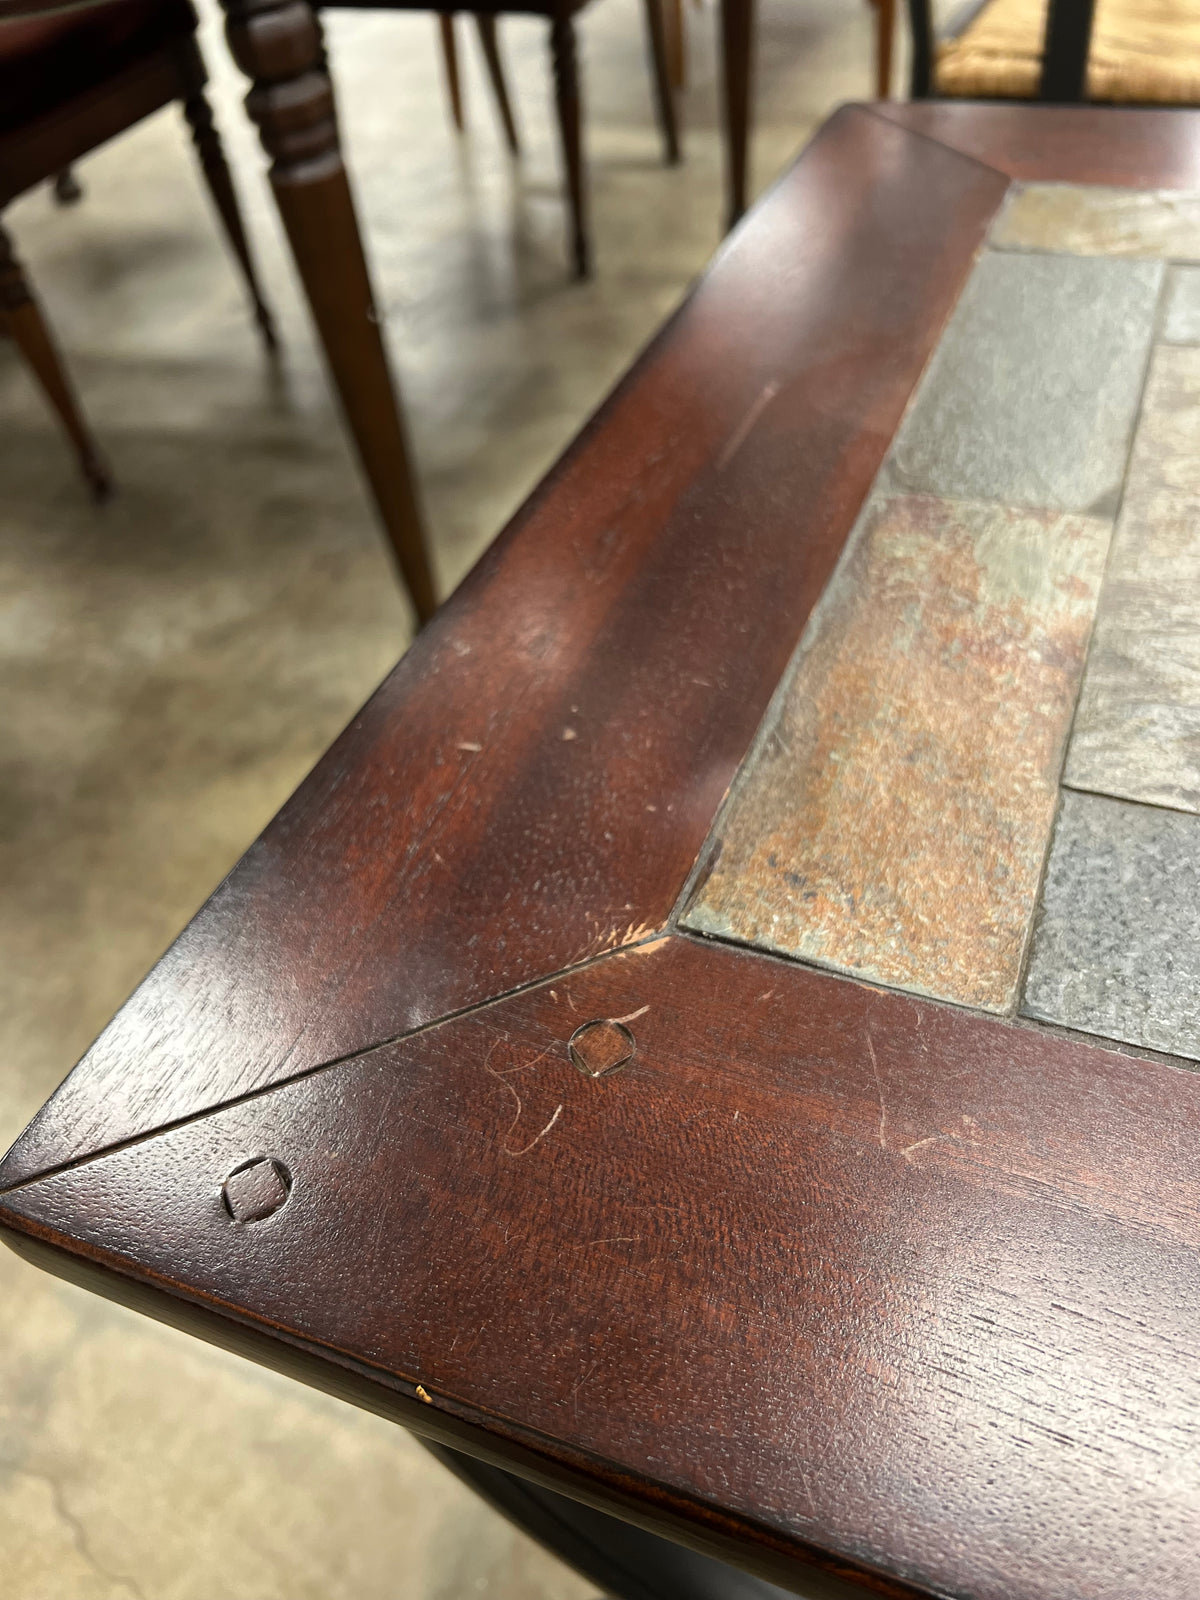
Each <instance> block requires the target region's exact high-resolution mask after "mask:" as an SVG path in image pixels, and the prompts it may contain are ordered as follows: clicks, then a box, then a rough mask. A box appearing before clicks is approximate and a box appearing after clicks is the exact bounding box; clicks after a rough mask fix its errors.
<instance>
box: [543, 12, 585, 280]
mask: <svg viewBox="0 0 1200 1600" xmlns="http://www.w3.org/2000/svg"><path fill="white" fill-rule="evenodd" d="M550 55H551V59H552V61H553V64H554V100H555V104H556V106H557V108H558V131H559V134H560V136H561V138H562V148H563V164H564V166H565V167H566V172H567V198H568V201H569V209H570V213H571V255H572V259H573V260H574V263H575V276H576V277H577V278H586V277H588V276H589V274H590V273H591V270H592V267H591V251H590V248H589V245H588V237H587V220H586V215H585V211H586V203H587V202H586V196H585V194H584V186H583V135H582V112H581V110H580V104H579V68H578V65H577V63H576V57H575V24H574V23H573V22H572V20H571V18H570V17H569V16H564V15H562V14H559V15H557V16H554V17H552V18H551V19H550Z"/></svg>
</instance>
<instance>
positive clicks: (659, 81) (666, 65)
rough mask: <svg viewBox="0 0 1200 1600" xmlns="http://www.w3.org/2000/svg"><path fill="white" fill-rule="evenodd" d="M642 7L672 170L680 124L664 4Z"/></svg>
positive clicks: (658, 0) (649, 0) (648, 2)
mask: <svg viewBox="0 0 1200 1600" xmlns="http://www.w3.org/2000/svg"><path fill="white" fill-rule="evenodd" d="M644 6H645V12H646V30H647V32H648V33H649V35H650V65H651V68H652V70H653V72H654V105H655V109H656V111H657V112H658V125H659V127H660V128H661V129H662V136H663V145H664V147H665V149H666V159H667V165H668V166H670V167H673V166H675V165H676V163H677V162H678V160H679V123H678V121H677V119H676V115H675V89H674V84H673V81H672V76H671V59H670V52H669V50H668V47H667V30H666V27H665V24H664V21H663V0H644Z"/></svg>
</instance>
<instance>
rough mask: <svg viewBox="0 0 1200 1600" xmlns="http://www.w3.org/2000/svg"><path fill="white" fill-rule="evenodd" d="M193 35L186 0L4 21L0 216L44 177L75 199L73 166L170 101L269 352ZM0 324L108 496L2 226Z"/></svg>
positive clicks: (126, 0)
mask: <svg viewBox="0 0 1200 1600" xmlns="http://www.w3.org/2000/svg"><path fill="white" fill-rule="evenodd" d="M195 29H196V14H195V12H194V11H193V10H192V8H191V5H190V4H189V3H188V0H114V3H112V4H110V5H105V6H100V7H96V8H94V9H91V10H88V11H83V12H76V13H71V12H66V13H54V14H51V15H48V16H42V17H35V18H31V19H28V20H22V21H18V22H0V214H2V212H3V208H4V207H5V206H7V205H8V204H9V202H10V201H12V200H14V199H15V198H16V197H17V196H18V195H19V194H23V193H24V192H25V191H26V190H27V189H31V188H33V187H34V186H35V185H37V184H40V183H44V182H46V181H47V180H51V181H53V182H54V184H55V191H56V193H57V194H58V196H59V197H60V199H63V200H71V199H73V198H75V196H76V194H77V189H76V187H75V186H74V180H73V178H72V176H71V171H70V169H71V166H72V163H73V162H75V161H78V160H79V159H80V158H81V157H82V156H84V155H86V154H87V153H88V152H89V151H90V150H94V149H95V148H96V147H97V146H98V145H101V144H104V143H105V142H106V141H107V140H109V139H111V138H113V137H114V136H115V135H117V134H119V133H124V132H125V130H126V129H127V128H131V127H132V126H133V125H134V123H136V122H140V121H141V120H142V118H143V117H146V116H149V115H150V113H151V112H153V111H158V110H159V109H160V108H161V107H163V106H165V105H169V104H170V103H171V102H172V101H175V100H178V101H180V102H181V103H182V106H183V113H184V116H185V117H186V118H187V121H188V124H189V126H190V128H191V132H192V138H193V141H194V143H195V146H196V150H197V153H198V155H199V158H200V166H201V170H202V171H203V173H204V177H205V180H206V182H207V184H208V188H209V192H210V193H211V195H212V198H213V202H214V204H215V206H216V209H217V214H218V216H219V217H220V219H221V222H222V224H223V225H224V228H225V232H226V234H227V236H228V238H229V243H230V245H231V246H232V249H233V253H234V255H235V256H236V257H237V260H238V263H239V264H240V266H241V269H242V272H243V274H244V275H245V279H246V284H247V287H248V288H249V291H250V298H251V301H252V303H253V307H254V315H255V318H256V320H257V322H258V326H259V329H260V331H261V334H262V337H263V340H264V342H265V343H266V345H267V347H268V349H271V350H273V349H274V348H275V347H276V337H275V329H274V326H273V323H272V320H271V313H270V312H269V310H268V309H267V306H266V304H265V302H264V300H263V297H262V292H261V290H260V288H259V283H258V278H257V274H256V273H255V269H254V263H253V260H252V259H251V255H250V250H249V246H248V244H247V241H246V233H245V229H244V227H243V225H242V219H241V213H240V211H239V209H238V203H237V196H236V194H235V192H234V187H233V181H232V178H231V176H230V172H229V168H228V166H227V164H226V161H225V156H224V153H223V151H222V149H221V143H220V139H219V137H218V135H217V130H216V128H215V126H214V124H213V117H212V111H211V109H210V107H209V104H208V101H207V99H206V97H205V95H204V85H205V82H206V80H207V74H206V72H205V68H204V63H203V60H202V58H201V56H200V52H199V48H198V46H197V44H196V39H195ZM0 327H2V328H3V331H5V332H7V333H8V334H9V335H10V336H11V338H12V339H13V340H14V341H15V343H16V345H17V347H18V349H19V350H20V352H21V354H22V355H23V357H24V358H25V360H26V362H27V363H28V365H29V368H30V370H31V371H32V373H33V375H34V377H35V378H36V379H37V381H38V382H39V383H40V384H41V386H42V388H43V389H44V390H45V392H46V395H47V398H48V399H49V400H50V403H51V404H52V405H53V407H54V409H55V410H56V411H57V412H58V415H59V417H60V418H61V419H62V423H63V426H64V428H65V429H66V432H67V434H68V435H69V437H70V439H71V442H72V444H73V445H74V447H75V450H76V453H77V455H78V458H79V464H80V466H81V468H82V470H83V473H84V476H85V477H86V479H87V481H88V482H89V484H90V485H91V487H92V490H93V492H94V493H95V494H96V495H97V496H100V497H102V496H104V495H105V494H107V493H108V491H109V488H110V478H109V474H108V469H107V467H106V465H105V463H104V460H103V458H102V456H101V454H100V451H99V449H98V448H97V446H96V443H95V440H94V439H93V437H92V434H91V431H90V429H89V428H88V425H87V422H86V421H85V419H84V416H83V412H82V410H81V409H80V406H79V402H78V399H77V398H76V395H75V392H74V389H73V387H72V384H71V381H70V379H69V377H68V376H67V372H66V369H65V368H64V366H63V363H62V360H61V358H60V356H59V353H58V350H57V348H56V347H55V344H54V340H53V339H52V337H51V334H50V330H49V328H48V326H47V324H46V320H45V317H44V316H43V313H42V310H41V307H40V306H39V304H38V301H37V299H36V298H35V296H34V293H33V290H32V288H31V287H30V284H29V279H28V277H27V275H26V273H25V271H24V269H23V268H22V266H21V264H20V262H19V261H18V259H17V257H16V254H15V253H14V250H13V245H12V240H11V238H10V236H9V234H8V232H7V230H6V229H5V228H4V226H3V224H2V222H0Z"/></svg>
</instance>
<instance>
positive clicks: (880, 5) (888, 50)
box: [871, 0, 896, 100]
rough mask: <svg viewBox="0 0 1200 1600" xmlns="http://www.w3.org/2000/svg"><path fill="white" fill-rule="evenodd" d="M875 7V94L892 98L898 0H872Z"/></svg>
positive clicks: (882, 98)
mask: <svg viewBox="0 0 1200 1600" xmlns="http://www.w3.org/2000/svg"><path fill="white" fill-rule="evenodd" d="M871 4H872V5H873V6H874V7H875V96H876V99H878V100H887V99H890V97H891V93H892V52H893V47H894V41H895V36H896V0H871Z"/></svg>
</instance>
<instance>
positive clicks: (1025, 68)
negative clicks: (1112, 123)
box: [934, 0, 1200, 105]
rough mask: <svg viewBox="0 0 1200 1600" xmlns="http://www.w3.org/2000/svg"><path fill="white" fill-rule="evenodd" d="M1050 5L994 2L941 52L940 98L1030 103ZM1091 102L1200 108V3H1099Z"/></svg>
mask: <svg viewBox="0 0 1200 1600" xmlns="http://www.w3.org/2000/svg"><path fill="white" fill-rule="evenodd" d="M1046 11H1047V0H989V4H987V5H986V6H984V8H983V10H982V11H981V12H980V13H979V14H978V16H976V17H975V18H974V19H973V20H972V21H971V23H970V24H969V25H968V26H967V27H966V28H965V29H964V30H963V32H962V33H961V34H959V35H958V37H957V38H954V39H947V40H945V41H944V42H943V43H941V44H940V45H939V46H938V49H937V63H936V67H935V69H934V93H935V94H938V95H952V96H955V97H962V98H968V99H976V100H982V99H986V100H994V99H1005V100H1008V99H1011V100H1030V99H1033V98H1034V97H1035V96H1036V95H1037V92H1038V83H1039V80H1040V78H1041V71H1042V45H1043V41H1044V37H1045V31H1046ZM1087 98H1088V99H1089V100H1101V101H1109V102H1115V103H1124V104H1134V105H1138V104H1140V105H1196V104H1200V0H1097V5H1096V14H1095V22H1094V24H1093V27H1092V47H1091V51H1090V54H1089V56H1088V71H1087Z"/></svg>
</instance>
